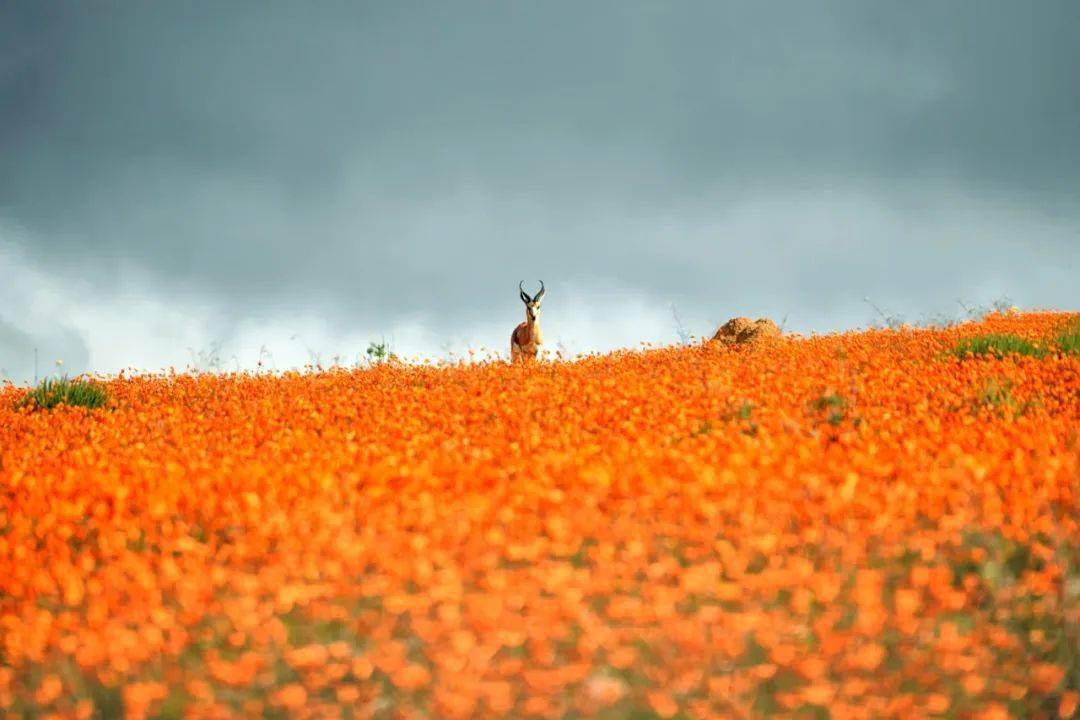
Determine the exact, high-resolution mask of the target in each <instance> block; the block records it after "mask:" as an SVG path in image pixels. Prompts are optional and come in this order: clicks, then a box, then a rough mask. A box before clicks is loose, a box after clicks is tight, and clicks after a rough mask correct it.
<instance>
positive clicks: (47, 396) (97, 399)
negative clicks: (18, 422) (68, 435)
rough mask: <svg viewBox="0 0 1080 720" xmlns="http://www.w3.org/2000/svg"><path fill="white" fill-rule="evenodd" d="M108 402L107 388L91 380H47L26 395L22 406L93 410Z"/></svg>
mask: <svg viewBox="0 0 1080 720" xmlns="http://www.w3.org/2000/svg"><path fill="white" fill-rule="evenodd" d="M108 400H109V395H108V393H107V392H105V388H103V387H102V386H101V385H99V384H97V383H95V382H92V381H90V380H79V379H75V380H69V379H68V378H66V377H64V378H46V379H45V380H42V381H41V383H40V384H39V385H38V386H37V387H36V388H34V389H33V390H31V391H30V392H28V393H27V394H26V396H25V397H24V398H23V400H22V402H21V403H20V405H21V406H31V407H33V408H34V409H37V410H51V409H52V408H54V407H56V406H57V405H70V406H77V407H84V408H89V409H93V408H99V407H103V406H104V405H105V403H107V402H108Z"/></svg>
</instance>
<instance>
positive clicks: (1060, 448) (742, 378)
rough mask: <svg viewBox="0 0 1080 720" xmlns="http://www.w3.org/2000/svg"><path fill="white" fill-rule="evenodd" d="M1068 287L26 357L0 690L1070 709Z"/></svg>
mask: <svg viewBox="0 0 1080 720" xmlns="http://www.w3.org/2000/svg"><path fill="white" fill-rule="evenodd" d="M1068 320H1069V317H1068V316H1066V315H1064V314H1060V313H1028V314H1019V315H1001V314H998V315H992V316H989V317H988V318H987V319H985V320H983V321H981V322H980V323H968V324H965V325H959V326H956V327H952V328H948V329H940V330H921V329H920V330H909V329H902V330H871V331H865V332H856V333H847V334H839V335H831V336H825V337H812V338H784V339H781V340H778V341H775V342H772V343H768V344H762V345H759V346H755V347H749V346H724V345H722V344H720V343H705V344H700V345H693V346H689V347H673V348H664V349H649V350H644V351H639V352H620V353H615V354H612V355H606V356H590V357H585V358H581V359H578V360H575V361H573V362H561V361H560V362H546V363H535V364H518V365H509V364H506V363H503V362H483V363H477V364H471V365H469V364H462V365H456V366H447V367H433V366H426V365H401V364H394V363H387V364H381V365H375V366H373V367H371V368H368V369H356V370H345V369H332V370H327V371H319V372H314V371H312V372H306V373H285V374H276V375H273V374H260V375H247V374H240V375H224V376H222V375H211V374H171V375H163V376H135V377H119V378H113V379H109V380H107V381H104V384H105V386H106V388H107V390H108V392H109V397H110V400H109V404H108V406H107V407H106V408H102V409H99V410H93V411H89V410H85V409H83V408H71V407H66V406H61V407H59V408H57V409H54V410H51V411H46V410H36V409H34V408H32V407H18V405H19V402H18V401H19V399H20V398H21V397H22V396H23V394H25V391H24V390H21V389H16V388H14V387H11V386H8V387H7V389H5V390H3V391H0V461H2V466H0V717H14V718H22V717H40V718H44V717H53V718H61V717H70V718H90V717H103V718H113V717H128V718H142V717H163V718H181V717H184V718H229V717H298V718H337V717H342V718H367V717H375V718H450V719H453V718H488V717H507V718H578V717H581V718H586V717H600V718H629V717H633V718H639V719H645V718H672V717H682V718H747V717H765V716H775V715H780V716H790V717H835V718H859V717H866V718H870V717H902V718H916V717H954V718H968V717H971V718H1007V717H1031V718H1068V717H1074V716H1075V715H1076V714H1077V708H1078V702H1080V695H1078V693H1077V691H1078V689H1080V512H1078V499H1080V357H1078V356H1077V355H1075V354H1074V355H1067V354H1063V353H1049V354H1047V355H1046V356H1045V357H1041V358H1036V357H1024V356H1012V355H1010V356H1006V357H1004V358H995V357H993V356H984V357H964V358H960V357H957V356H956V355H955V354H953V353H951V352H950V350H951V349H952V348H954V347H955V346H956V343H957V341H958V340H959V339H960V338H963V337H970V336H973V335H978V334H983V333H991V332H998V333H1015V334H1017V335H1020V336H1022V337H1025V338H1028V339H1030V340H1032V341H1040V342H1041V341H1042V340H1043V339H1045V338H1047V337H1050V336H1052V335H1053V333H1055V332H1057V331H1059V329H1060V328H1061V327H1062V326H1063V324H1064V323H1066V322H1067V321H1068Z"/></svg>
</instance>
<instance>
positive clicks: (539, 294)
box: [533, 280, 547, 302]
mask: <svg viewBox="0 0 1080 720" xmlns="http://www.w3.org/2000/svg"><path fill="white" fill-rule="evenodd" d="M546 292H547V288H545V287H544V281H543V280H541V281H540V292H538V293H536V297H534V298H533V302H540V300H541V299H542V298H543V297H544V293H546Z"/></svg>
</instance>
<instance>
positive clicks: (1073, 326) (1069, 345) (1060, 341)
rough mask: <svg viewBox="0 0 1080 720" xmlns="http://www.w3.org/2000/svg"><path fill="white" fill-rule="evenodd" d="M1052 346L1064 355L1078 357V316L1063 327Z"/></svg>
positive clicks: (1079, 346) (1079, 343)
mask: <svg viewBox="0 0 1080 720" xmlns="http://www.w3.org/2000/svg"><path fill="white" fill-rule="evenodd" d="M1054 345H1056V346H1057V349H1058V350H1060V351H1061V352H1062V353H1064V354H1066V355H1080V316H1078V317H1075V318H1073V320H1072V322H1070V323H1069V324H1068V325H1066V326H1065V329H1064V330H1062V331H1061V334H1060V335H1058V336H1057V339H1056V340H1055V342H1054Z"/></svg>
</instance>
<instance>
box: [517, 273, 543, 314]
mask: <svg viewBox="0 0 1080 720" xmlns="http://www.w3.org/2000/svg"><path fill="white" fill-rule="evenodd" d="M524 284H525V283H524V282H521V283H518V291H519V292H520V293H521V302H523V303H525V312H526V314H527V315H528V316H529V321H530V322H533V321H535V320H536V319H537V318H538V317H540V302H541V301H542V300H543V299H544V293H545V292H547V291H546V290H545V289H544V281H543V280H541V281H540V292H538V293H536V296H535V297H530V296H529V293H527V292H525V288H524V287H523V286H524Z"/></svg>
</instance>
